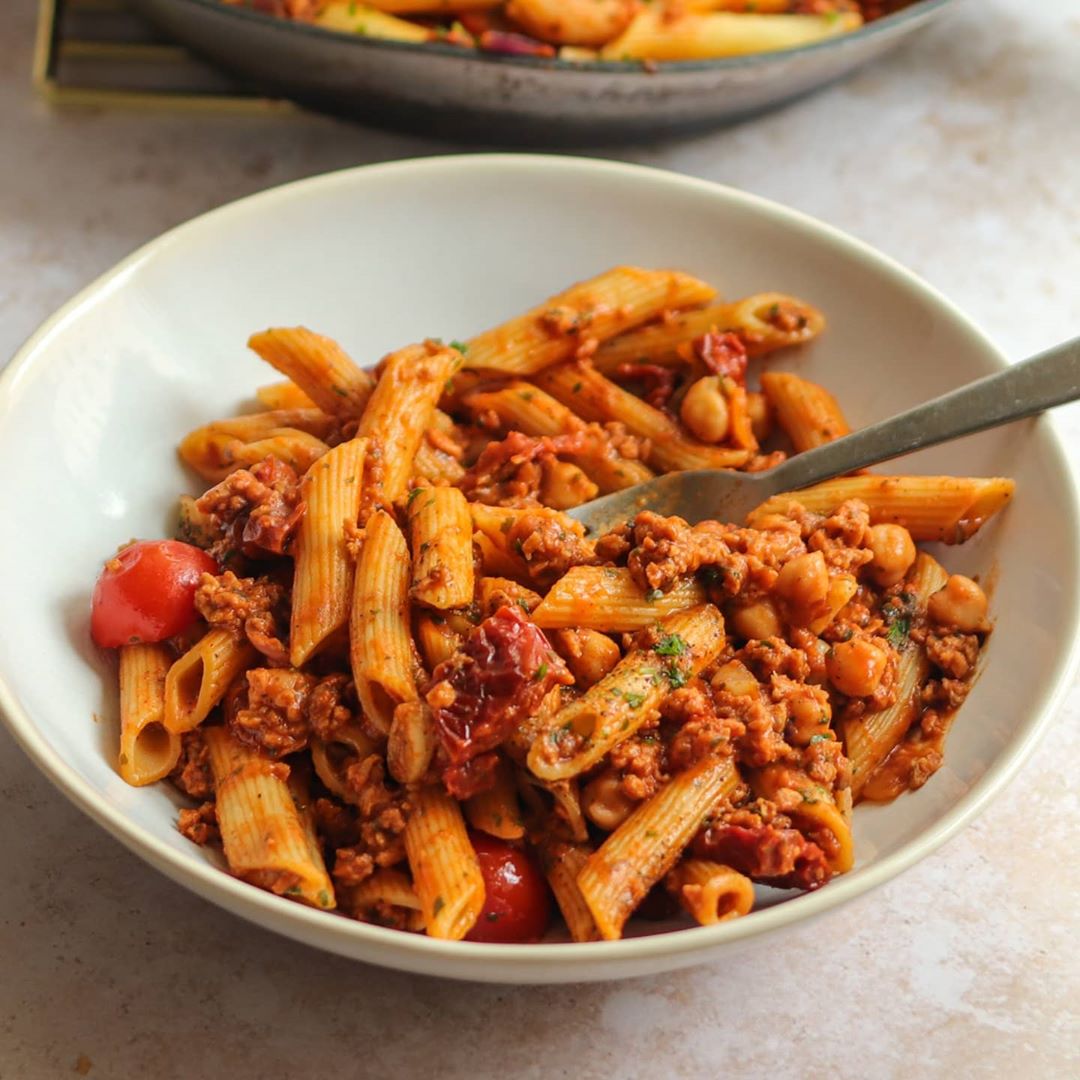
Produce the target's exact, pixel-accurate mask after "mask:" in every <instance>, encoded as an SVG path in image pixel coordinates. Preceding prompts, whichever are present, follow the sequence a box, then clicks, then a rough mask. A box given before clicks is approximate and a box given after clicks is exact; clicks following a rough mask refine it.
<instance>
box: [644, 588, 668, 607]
mask: <svg viewBox="0 0 1080 1080" xmlns="http://www.w3.org/2000/svg"><path fill="white" fill-rule="evenodd" d="M663 598H664V590H663V589H650V590H649V591H648V592H647V593H646V594H645V599H646V600H648V601H649V603H650V604H652V603H655V602H656V601H657V600H663Z"/></svg>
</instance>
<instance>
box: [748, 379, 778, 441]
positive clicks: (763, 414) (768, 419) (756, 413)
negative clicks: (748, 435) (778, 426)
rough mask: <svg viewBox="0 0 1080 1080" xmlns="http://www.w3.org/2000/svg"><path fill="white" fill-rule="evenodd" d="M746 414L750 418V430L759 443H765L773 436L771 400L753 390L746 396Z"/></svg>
mask: <svg viewBox="0 0 1080 1080" xmlns="http://www.w3.org/2000/svg"><path fill="white" fill-rule="evenodd" d="M746 412H747V415H748V416H749V417H750V430H751V431H753V433H754V438H755V439H757V441H758V442H759V443H762V442H764V441H765V440H766V439H767V438H768V437H769V436H770V435H771V434H772V426H773V416H772V406H771V405H770V404H769V399H768V398H767V397H766V396H765V395H764V394H761V393H758V392H757V391H756V390H751V391H750V392H749V393H748V394H747V395H746Z"/></svg>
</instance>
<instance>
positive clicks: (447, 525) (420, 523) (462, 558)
mask: <svg viewBox="0 0 1080 1080" xmlns="http://www.w3.org/2000/svg"><path fill="white" fill-rule="evenodd" d="M408 516H409V538H410V540H411V543H412V551H413V570H412V589H411V595H412V598H413V599H414V600H415V601H416V602H417V603H420V604H424V605H425V606H426V607H431V608H435V609H436V610H439V611H445V610H446V609H447V608H460V607H467V606H468V605H469V604H471V603H472V599H473V590H474V588H475V576H474V560H473V544H472V534H473V522H472V516H471V514H470V513H469V503H468V501H467V500H466V498H465V496H464V495H463V494H462V493H461V492H460V491H459V490H458V489H457V488H449V487H437V488H413V490H412V491H411V492H409V498H408Z"/></svg>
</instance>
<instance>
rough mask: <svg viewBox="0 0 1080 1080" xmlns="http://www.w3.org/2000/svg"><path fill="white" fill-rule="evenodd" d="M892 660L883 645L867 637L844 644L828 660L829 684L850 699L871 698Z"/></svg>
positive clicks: (826, 663) (843, 642) (835, 648)
mask: <svg viewBox="0 0 1080 1080" xmlns="http://www.w3.org/2000/svg"><path fill="white" fill-rule="evenodd" d="M888 664H889V657H888V654H887V653H886V652H885V650H884V649H883V648H881V646H880V645H875V644H874V642H872V641H868V640H867V639H866V638H854V639H853V640H851V641H841V642H839V643H838V644H836V645H834V646H833V650H832V654H831V655H830V656H829V658H828V659H827V660H826V661H825V668H826V670H827V671H828V673H829V681H830V682H831V683H832V684H833V686H835V687H836V689H837V690H839V691H840V693H841V694H846V695H847V696H848V697H869V696H870V695H871V694H872V693H873V692H874V691H875V690H876V689H877V688H878V685H879V684H880V683H881V679H882V677H883V676H884V674H885V669H886V668H887V667H888Z"/></svg>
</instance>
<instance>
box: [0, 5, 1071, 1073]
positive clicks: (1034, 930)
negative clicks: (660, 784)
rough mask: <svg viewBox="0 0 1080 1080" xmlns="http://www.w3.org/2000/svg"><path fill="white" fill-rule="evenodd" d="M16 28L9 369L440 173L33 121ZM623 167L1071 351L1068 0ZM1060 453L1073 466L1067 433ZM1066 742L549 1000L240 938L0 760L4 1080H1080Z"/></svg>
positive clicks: (255, 144) (3, 168)
mask: <svg viewBox="0 0 1080 1080" xmlns="http://www.w3.org/2000/svg"><path fill="white" fill-rule="evenodd" d="M35 6H36V5H34V4H33V3H32V2H31V0H11V2H10V3H8V4H5V5H4V9H5V10H4V16H3V19H4V21H3V24H2V25H3V30H0V358H3V359H6V358H7V357H8V356H10V354H11V353H12V352H13V351H14V349H15V348H16V347H17V345H18V344H19V343H20V342H21V341H22V340H23V339H24V338H25V337H26V336H27V335H28V334H29V333H30V331H31V330H33V328H34V327H35V326H36V325H37V324H38V323H39V322H40V321H41V320H42V319H43V318H45V316H46V315H48V314H49V313H50V312H51V311H52V310H53V309H54V308H55V307H57V306H58V305H59V304H60V303H61V302H62V301H64V300H66V299H67V298H68V297H69V296H70V295H71V294H73V293H74V292H75V291H76V290H78V289H79V288H81V287H82V286H83V285H85V284H86V283H87V282H88V281H90V280H91V279H92V278H93V277H95V276H96V275H97V274H98V273H100V272H101V271H103V270H105V269H106V268H107V267H108V266H110V265H111V264H112V263H113V262H115V261H116V260H117V259H119V258H120V257H121V256H123V255H125V254H127V253H128V252H129V251H130V250H132V249H133V248H134V247H136V246H137V245H139V244H141V243H143V242H144V241H146V240H148V239H150V238H151V237H153V236H155V235H156V234H158V233H160V232H161V231H162V230H164V229H166V228H168V227H169V226H171V225H174V224H176V223H177V222H180V221H183V220H184V219H186V218H188V217H191V216H192V215H194V214H198V213H200V212H202V211H204V210H207V209H209V208H210V207H213V206H217V205H219V204H221V203H223V202H226V201H228V200H231V199H233V198H236V197H238V196H241V195H245V194H247V193H249V192H252V191H256V190H258V189H261V188H265V187H268V186H271V185H274V184H278V183H280V182H282V181H286V180H291V179H293V178H295V177H300V176H306V175H310V174H313V173H317V172H322V171H324V170H327V169H335V168H340V167H342V166H347V165H352V164H359V163H364V162H371V161H381V160H386V159H389V158H401V157H409V156H414V155H418V154H431V153H442V152H446V150H447V147H445V146H444V145H442V144H436V143H433V142H428V141H421V140H417V139H413V138H409V137H405V136H396V135H390V134H385V133H379V132H374V131H370V130H366V129H362V128H357V127H352V126H348V125H344V124H340V123H337V122H334V121H330V120H326V119H321V118H318V117H313V116H308V115H304V114H296V115H289V116H279V117H269V116H266V117H263V116H200V115H191V114H173V113H169V114H164V113H160V114H158V113H153V112H122V111H99V110H88V111H59V112H54V111H50V109H49V108H47V107H46V106H45V105H44V104H42V103H41V102H40V101H38V100H36V99H35V98H34V95H33V93H32V91H31V89H30V86H29V66H30V52H31V44H32V39H33V23H34V8H35ZM451 149H453V148H451ZM610 156H615V157H620V158H624V159H626V160H633V161H640V162H644V163H648V164H654V165H659V166H663V167H666V168H670V169H675V170H678V171H681V172H686V173H691V174H694V175H697V176H702V177H707V178H709V179H714V180H719V181H724V182H726V183H729V184H733V185H735V186H737V187H741V188H745V189H748V190H750V191H754V192H756V193H759V194H761V195H765V196H768V197H770V198H773V199H777V200H779V201H781V202H784V203H787V204H789V205H793V206H796V207H798V208H799V209H801V210H805V211H807V212H808V213H810V214H813V215H815V216H817V217H819V218H822V219H824V220H826V221H828V222H830V223H832V224H834V225H836V226H838V227H840V228H841V229H845V230H847V231H849V232H851V233H854V234H855V235H857V236H859V237H861V238H862V239H864V240H867V241H869V242H870V243H871V244H873V245H875V246H877V247H878V248H880V249H882V250H883V251H885V252H887V253H888V254H889V255H892V256H894V257H895V258H897V259H898V260H900V261H901V262H902V263H905V264H906V265H907V266H909V267H911V268H912V269H913V270H915V271H916V272H917V273H919V274H921V275H923V276H924V277H925V278H927V279H928V280H929V281H930V282H931V283H933V284H934V285H935V286H937V287H938V288H940V289H941V290H942V291H944V292H945V293H946V295H948V296H949V297H951V298H952V299H953V300H954V301H956V302H957V303H958V304H959V305H960V306H961V307H962V308H963V309H964V310H966V311H967V312H968V313H969V314H971V315H972V316H974V318H975V319H976V320H977V321H978V322H980V323H981V324H982V325H983V326H984V327H985V328H986V329H987V330H988V331H989V333H990V334H991V335H992V336H993V337H994V338H995V339H996V340H997V341H998V342H999V343H1000V344H1001V345H1002V346H1003V348H1004V349H1005V351H1006V352H1007V353H1008V354H1009V355H1010V356H1012V357H1014V358H1020V357H1022V356H1025V355H1027V354H1029V353H1031V352H1033V351H1036V350H1037V349H1039V348H1042V347H1044V346H1047V345H1050V344H1052V343H1054V342H1057V341H1059V340H1062V339H1064V338H1067V337H1070V336H1072V335H1074V334H1076V333H1078V332H1080V5H1078V4H1077V3H1075V0H1040V2H1038V3H1034V2H1032V0H981V2H979V0H969V2H967V3H966V4H962V5H959V9H958V10H957V11H956V12H955V14H954V15H953V17H952V18H951V19H947V20H946V21H944V22H943V23H942V24H941V25H939V26H937V27H934V28H932V29H931V30H929V31H928V32H926V33H925V34H924V35H923V36H921V37H919V38H917V39H915V40H914V41H912V42H911V44H909V45H908V46H906V47H905V48H903V49H902V50H901V51H899V52H897V53H895V54H894V55H892V56H890V57H888V58H887V59H885V60H883V61H882V62H880V63H878V64H877V65H876V66H874V67H873V68H871V69H869V70H866V71H864V72H862V73H861V74H857V75H856V76H855V77H854V78H852V79H850V80H849V81H847V82H845V83H843V84H841V85H839V86H836V87H834V88H832V89H830V90H828V91H826V92H825V93H823V94H820V95H818V96H816V97H813V98H810V99H807V100H805V101H803V102H800V103H799V104H797V105H795V106H794V107H792V108H789V109H787V110H786V111H783V112H780V113H774V114H771V115H769V116H766V117H763V118H761V119H758V120H756V121H754V122H752V123H747V124H744V125H742V126H739V127H736V128H732V129H730V130H727V131H721V132H717V133H715V134H711V135H707V136H701V137H697V138H693V139H689V140H684V141H680V142H678V143H672V144H667V145H663V146H653V147H634V148H622V149H621V150H617V151H615V152H614V153H613V154H611V155H610ZM0 362H2V360H0ZM1055 422H1057V423H1058V424H1059V425H1060V427H1061V430H1062V431H1063V432H1064V433H1065V434H1066V436H1067V438H1068V439H1069V442H1070V446H1071V448H1072V449H1073V451H1074V452H1075V453H1076V454H1080V412H1078V410H1077V408H1076V407H1072V408H1070V409H1067V410H1064V411H1062V412H1061V413H1059V415H1058V416H1057V417H1056V421H1055ZM4 467H11V466H10V463H5V465H4ZM6 512H7V513H10V512H11V508H8V509H7V511H6ZM8 571H9V572H10V568H8ZM1078 718H1080V686H1078V687H1074V688H1073V690H1072V692H1071V694H1070V696H1069V697H1068V699H1067V701H1066V704H1065V706H1064V708H1063V709H1062V711H1061V714H1060V715H1059V717H1058V718H1057V721H1056V723H1055V724H1054V726H1053V727H1052V729H1051V730H1050V733H1049V734H1048V735H1047V737H1046V739H1045V740H1044V742H1043V743H1042V745H1041V747H1040V748H1039V749H1038V751H1037V752H1036V753H1035V755H1034V756H1033V757H1032V759H1031V760H1030V761H1029V763H1028V764H1027V766H1026V767H1025V768H1024V769H1023V771H1022V772H1021V773H1020V775H1019V776H1018V777H1017V779H1016V780H1015V781H1014V782H1013V783H1012V785H1011V787H1009V789H1008V790H1007V791H1006V792H1005V794H1004V795H1002V797H1001V798H999V799H998V800H997V801H996V802H995V803H994V804H993V805H991V806H990V808H989V809H988V810H987V811H986V812H985V813H984V814H983V815H982V817H980V818H979V819H978V821H977V822H976V823H975V824H974V825H972V826H971V827H969V828H968V829H966V830H965V831H964V832H963V833H962V834H961V835H960V836H959V837H957V838H956V839H954V840H952V841H951V842H950V843H949V844H947V845H946V846H945V847H944V848H943V849H941V850H939V851H938V852H937V853H936V854H934V855H932V856H931V857H929V858H928V859H926V860H925V861H924V862H922V863H920V864H919V865H918V866H916V867H915V868H914V869H912V870H910V871H908V872H907V873H906V874H904V875H902V876H901V877H900V878H898V879H896V880H894V881H892V882H891V883H890V884H888V885H886V886H884V887H882V888H880V889H878V890H877V891H875V892H873V893H871V894H869V895H867V896H864V897H862V898H861V899H859V900H857V901H855V902H854V903H851V904H849V905H848V906H846V907H844V908H841V909H840V910H838V911H836V912H834V913H832V914H830V915H828V916H826V917H825V918H823V919H821V920H819V921H817V922H815V923H813V924H811V925H808V926H806V927H804V928H803V931H802V933H795V934H787V935H785V937H784V940H783V944H782V947H781V948H775V947H773V946H772V945H771V943H770V942H769V941H768V940H765V941H763V942H761V943H760V945H759V947H757V948H755V949H754V950H753V951H751V952H749V953H746V954H743V955H742V956H741V957H740V959H739V962H738V966H737V967H734V968H728V967H727V966H725V965H724V964H723V963H717V964H713V965H711V966H708V967H702V968H698V969H692V970H689V971H685V972H680V973H676V974H670V975H663V976H659V977H654V978H647V979H640V980H636V981H632V982H627V983H622V984H600V985H589V986H580V987H546V988H509V987H485V986H478V985H471V984H456V983H450V982H440V981H437V980H434V979H427V978H420V977H414V976H408V975H400V974H396V973H393V972H387V971H382V970H379V969H377V968H373V967H367V966H364V965H361V964H355V963H350V962H348V961H345V960H342V959H338V958H336V957H332V956H327V955H323V954H321V953H319V952H316V951H314V950H311V949H308V948H306V947H304V946H301V945H297V944H293V943H292V942H289V941H286V940H283V939H279V938H276V937H274V936H272V935H270V934H269V933H267V932H264V931H262V930H259V929H257V928H255V927H253V926H250V925H248V924H246V923H244V922H242V921H240V920H239V919H237V918H234V917H233V916H231V915H228V914H226V913H225V912H224V911H220V910H218V909H217V908H215V907H212V906H211V905H209V904H207V903H205V902H204V901H202V900H200V899H197V898H196V897H195V896H193V895H192V894H190V893H188V892H187V891H185V890H184V889H182V888H180V887H179V886H177V885H174V884H173V883H172V882H170V881H168V880H166V879H165V878H164V877H162V876H161V875H160V874H158V873H156V872H155V871H154V870H152V869H150V868H149V867H147V866H146V865H144V864H143V863H142V862H140V861H139V860H138V859H137V858H136V857H135V856H134V855H131V854H129V853H128V852H127V851H126V850H125V849H123V848H122V847H121V846H120V845H119V844H118V843H117V842H116V841H114V840H113V839H111V838H110V837H109V836H107V835H106V834H105V833H104V832H103V831H102V830H101V829H99V828H98V827H97V826H96V825H94V824H92V823H91V822H90V821H89V820H87V819H86V818H84V817H83V816H82V815H81V814H79V812H78V811H76V810H75V808H74V807H73V806H71V805H70V804H69V803H68V802H67V801H66V800H65V799H64V798H63V796H61V795H60V794H59V793H58V792H57V791H56V790H54V789H53V788H52V787H51V786H50V785H49V784H48V783H47V782H46V781H45V780H44V779H43V778H42V777H41V776H39V775H38V773H37V772H36V771H35V769H34V768H33V767H32V766H31V765H30V763H29V762H28V761H27V759H26V758H25V757H24V756H23V754H22V753H21V752H20V751H19V750H18V749H17V748H16V747H15V745H14V743H13V742H12V741H11V739H10V737H9V736H8V735H7V734H6V732H3V731H0V798H2V803H0V805H2V806H3V816H2V824H0V861H2V864H3V865H5V866H7V867H8V870H7V873H6V885H5V887H4V888H3V890H0V964H2V966H0V1077H2V1078H3V1080H38V1078H41V1077H54V1076H55V1077H63V1076H69V1075H72V1074H73V1073H74V1074H75V1075H79V1074H80V1073H85V1074H86V1075H89V1076H90V1077H93V1078H99V1077H100V1078H114V1077H118V1078H128V1077H153V1078H160V1080H167V1078H172V1077H183V1078H201V1077H230V1078H236V1080H245V1078H248V1077H285V1076H295V1077H315V1076H325V1077H354V1076H355V1077H361V1076H363V1077H369V1076H370V1077H407V1078H412V1077H426V1076H436V1075H438V1076H445V1077H448V1078H452V1077H469V1078H473V1077H494V1076H514V1077H551V1076H565V1077H572V1078H577V1077H582V1078H588V1077H604V1078H609V1077H668V1076H672V1077H721V1076H724V1077H727V1076H731V1077H740V1078H743V1077H745V1078H753V1077H776V1078H788V1077H791V1078H799V1080H802V1078H811V1077H826V1076H828V1077H852V1078H873V1080H877V1078H882V1080H884V1078H893V1077H896V1078H901V1077H903V1078H907V1077H912V1076H949V1077H957V1078H959V1077H963V1078H965V1080H966V1078H968V1077H983V1076H1008V1077H1016V1078H1024V1080H1028V1078H1040V1080H1041V1078H1047V1077H1066V1076H1077V1075H1080V1006H1078V1005H1077V1002H1078V1001H1080V951H1078V946H1077V941H1078V939H1080V860H1078V859H1077V857H1076V835H1077V828H1078V826H1080V810H1078V804H1077V790H1078V785H1077V779H1076V777H1077V769H1076V764H1075V763H1076V761H1077V760H1078V759H1080V734H1078V724H1077V720H1078Z"/></svg>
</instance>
